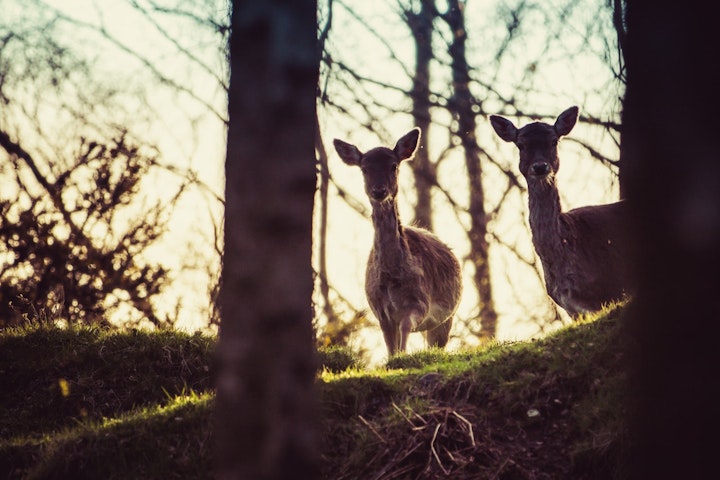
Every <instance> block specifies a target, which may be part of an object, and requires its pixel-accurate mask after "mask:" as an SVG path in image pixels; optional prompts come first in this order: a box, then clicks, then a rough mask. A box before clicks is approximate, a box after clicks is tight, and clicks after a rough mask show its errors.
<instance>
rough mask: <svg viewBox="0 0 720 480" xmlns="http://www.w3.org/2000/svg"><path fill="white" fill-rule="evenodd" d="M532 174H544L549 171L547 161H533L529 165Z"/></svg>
mask: <svg viewBox="0 0 720 480" xmlns="http://www.w3.org/2000/svg"><path fill="white" fill-rule="evenodd" d="M530 170H532V174H533V175H537V176H544V175H547V174H548V173H550V165H549V164H548V163H547V162H538V163H533V164H532V165H531V166H530Z"/></svg>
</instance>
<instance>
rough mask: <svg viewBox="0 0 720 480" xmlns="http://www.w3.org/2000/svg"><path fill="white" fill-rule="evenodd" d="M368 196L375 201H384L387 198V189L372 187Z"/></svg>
mask: <svg viewBox="0 0 720 480" xmlns="http://www.w3.org/2000/svg"><path fill="white" fill-rule="evenodd" d="M370 196H371V197H372V198H374V199H375V200H385V198H387V196H388V189H387V188H385V187H373V189H372V190H371V191H370Z"/></svg>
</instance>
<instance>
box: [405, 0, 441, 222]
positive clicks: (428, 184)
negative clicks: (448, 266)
mask: <svg viewBox="0 0 720 480" xmlns="http://www.w3.org/2000/svg"><path fill="white" fill-rule="evenodd" d="M436 16H437V10H436V9H435V2H434V0H421V1H420V12H418V13H415V12H413V11H412V9H411V8H408V9H407V10H406V11H405V21H406V23H407V25H408V27H410V32H411V33H412V36H413V40H414V41H415V75H414V76H413V89H412V93H411V97H412V105H413V108H412V115H413V119H414V120H415V125H416V126H418V127H419V128H420V130H421V131H422V136H421V137H420V146H419V148H418V150H417V151H416V152H415V157H414V158H413V161H412V162H411V164H412V168H413V174H414V177H415V191H416V195H417V201H416V203H415V222H414V223H415V224H416V225H418V226H420V227H423V228H427V229H430V230H432V195H431V193H432V187H433V184H434V179H435V171H434V168H433V164H432V163H431V162H430V155H429V153H430V152H429V151H428V137H429V133H430V61H431V60H432V59H433V51H432V33H433V21H434V19H435V17H436Z"/></svg>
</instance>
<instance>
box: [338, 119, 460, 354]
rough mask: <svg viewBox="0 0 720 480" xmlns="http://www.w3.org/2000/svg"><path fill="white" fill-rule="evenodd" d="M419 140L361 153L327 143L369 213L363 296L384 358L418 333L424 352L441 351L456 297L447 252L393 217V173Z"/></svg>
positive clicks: (455, 272) (407, 138)
mask: <svg viewBox="0 0 720 480" xmlns="http://www.w3.org/2000/svg"><path fill="white" fill-rule="evenodd" d="M420 134H421V132H420V129H419V128H417V127H416V128H414V129H412V130H411V131H410V132H408V133H407V134H405V135H404V136H402V137H401V138H400V139H399V140H398V141H397V143H396V144H395V147H394V148H392V149H391V148H387V147H376V148H373V149H371V150H368V151H367V152H365V153H363V152H361V151H360V150H359V149H358V148H357V147H356V146H355V145H352V144H349V143H346V142H344V141H342V140H338V139H335V140H334V141H333V144H334V146H335V150H336V151H337V153H338V155H339V156H340V159H341V160H342V161H343V162H344V163H346V164H347V165H350V166H355V167H359V168H360V170H361V171H362V174H363V179H364V184H365V185H364V186H365V193H366V195H367V197H368V199H369V200H370V204H371V207H372V214H371V217H372V224H373V228H374V239H373V244H372V248H371V250H370V255H369V257H368V261H367V267H366V272H365V293H366V296H367V300H368V304H369V306H370V310H371V311H372V312H373V314H374V315H375V317H376V318H377V319H378V321H379V323H380V329H381V330H382V333H383V337H384V340H385V345H386V346H387V350H388V354H389V356H390V357H392V356H393V355H395V354H397V353H402V352H405V350H406V347H407V341H408V336H409V335H410V333H411V332H423V334H424V336H425V340H426V342H427V344H428V345H429V346H430V347H437V348H444V347H445V346H446V345H447V342H448V339H449V336H450V329H451V327H452V324H453V316H454V315H455V312H456V311H457V308H458V305H459V303H460V297H461V292H462V274H461V270H460V263H459V262H458V260H457V258H456V257H455V255H454V254H453V252H452V251H451V249H450V248H449V247H448V246H447V245H446V244H445V243H443V242H442V241H441V240H440V239H439V238H438V237H437V236H435V235H434V234H433V233H431V232H430V231H428V230H425V229H422V228H416V227H412V226H407V225H403V224H402V223H401V221H400V217H399V215H398V202H397V196H398V168H399V166H400V164H401V163H402V162H403V161H404V160H410V159H412V157H413V156H414V155H415V151H416V149H417V147H418V143H419V140H420Z"/></svg>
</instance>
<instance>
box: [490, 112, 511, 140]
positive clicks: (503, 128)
mask: <svg viewBox="0 0 720 480" xmlns="http://www.w3.org/2000/svg"><path fill="white" fill-rule="evenodd" d="M490 125H492V127H493V129H494V130H495V133H497V134H498V136H499V137H500V138H502V139H503V140H505V141H506V142H510V143H515V140H517V136H518V130H517V128H515V125H513V123H512V122H511V121H510V120H508V119H507V118H503V117H501V116H499V115H490Z"/></svg>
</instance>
